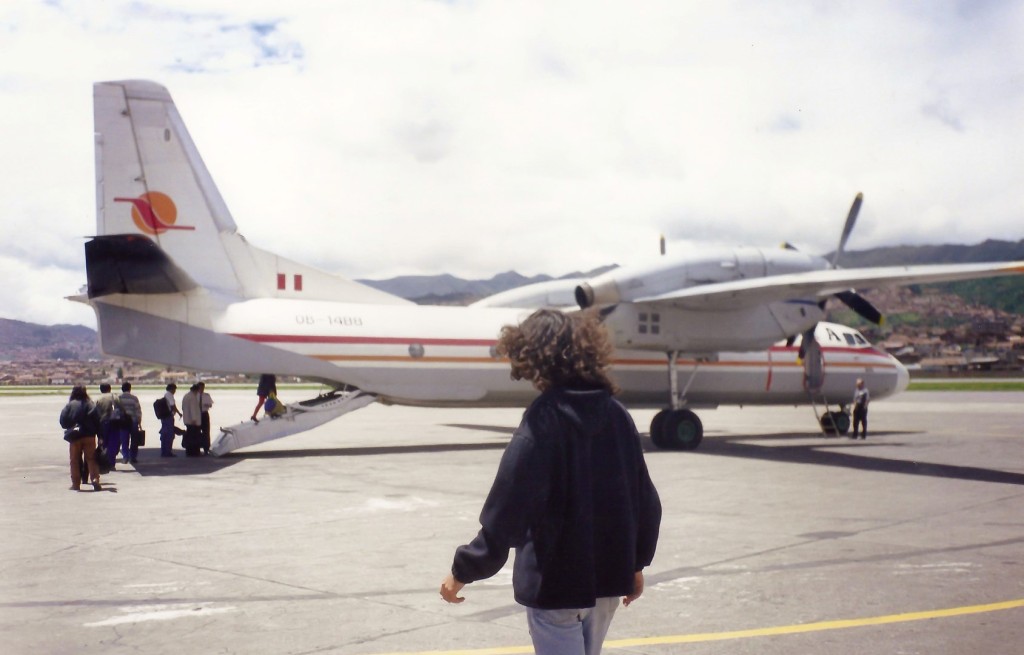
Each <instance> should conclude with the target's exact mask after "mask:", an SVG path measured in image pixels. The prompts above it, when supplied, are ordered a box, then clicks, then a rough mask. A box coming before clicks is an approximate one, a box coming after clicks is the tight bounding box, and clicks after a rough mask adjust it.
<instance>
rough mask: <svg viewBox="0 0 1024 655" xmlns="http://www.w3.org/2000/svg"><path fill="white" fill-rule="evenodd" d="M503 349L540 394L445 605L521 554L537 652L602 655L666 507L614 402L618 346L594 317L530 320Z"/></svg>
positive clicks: (449, 584)
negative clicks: (611, 367)
mask: <svg viewBox="0 0 1024 655" xmlns="http://www.w3.org/2000/svg"><path fill="white" fill-rule="evenodd" d="M498 352H499V354H501V355H502V356H507V357H508V358H509V360H510V362H511V366H512V378H513V379H515V380H527V381H529V382H531V383H532V384H533V385H534V387H536V388H537V389H538V390H539V391H540V392H541V393H540V395H539V396H538V397H537V398H536V399H535V400H534V401H533V402H532V403H531V404H530V406H529V407H528V408H527V410H526V412H525V413H524V414H523V419H522V422H521V423H520V425H519V427H518V428H517V429H516V431H515V433H514V434H513V436H512V440H511V441H510V442H509V444H508V447H507V448H506V449H505V452H504V454H503V456H502V459H501V463H500V464H499V466H498V472H497V475H496V476H495V479H494V483H493V485H492V487H491V491H490V493H489V494H488V496H487V500H486V501H485V502H484V506H483V510H482V511H481V513H480V525H481V528H480V531H479V533H478V534H477V535H476V537H475V538H474V539H473V540H472V541H471V542H470V543H468V544H466V545H464V546H460V547H459V548H458V549H456V551H455V558H454V562H453V563H452V569H451V573H450V574H449V575H448V576H447V577H446V578H445V579H444V581H443V582H442V583H441V597H442V598H444V600H446V601H447V602H449V603H461V602H463V601H464V600H465V598H463V597H462V596H459V592H460V591H461V590H462V589H463V587H464V586H465V585H467V584H469V583H471V582H475V581H477V580H482V579H485V578H488V577H490V576H492V575H494V574H495V573H497V572H498V571H499V570H501V568H502V567H503V566H504V565H505V562H506V561H507V559H508V553H509V550H510V549H512V548H514V549H515V551H516V557H515V564H514V567H513V575H512V587H513V592H514V595H515V599H516V601H517V602H518V603H520V604H521V605H524V606H525V607H526V618H527V624H528V626H529V629H530V636H531V638H532V640H533V645H534V650H535V652H536V653H537V655H553V654H557V655H567V654H577V653H578V654H579V655H598V653H600V652H601V646H602V644H603V642H604V638H605V635H606V634H607V632H608V627H609V625H610V624H611V620H612V617H613V615H614V613H615V610H616V608H617V607H618V603H619V599H620V598H621V599H622V603H623V605H629V604H630V603H632V602H633V601H634V600H636V599H637V598H638V597H639V596H640V594H641V593H643V588H644V576H643V569H644V567H646V566H648V565H649V564H650V563H651V561H652V559H653V558H654V551H655V547H656V545H657V542H658V530H659V526H660V523H661V502H660V500H659V498H658V493H657V491H656V490H655V488H654V484H653V483H652V482H651V478H650V476H649V475H648V472H647V466H646V464H645V462H644V457H643V451H642V449H641V447H640V439H639V435H638V434H637V430H636V426H635V425H634V424H633V420H632V419H631V418H630V416H629V413H628V412H627V411H626V409H625V408H624V407H623V406H622V405H621V404H620V403H619V402H618V401H617V400H616V399H615V398H614V397H613V396H614V393H615V392H616V387H615V385H614V383H613V382H612V381H611V378H610V377H609V376H608V368H609V362H610V359H611V354H612V347H611V343H610V341H609V338H608V335H607V331H606V330H605V328H604V326H603V325H601V324H600V322H599V321H598V320H597V317H596V316H595V315H594V314H592V313H576V314H563V313H561V312H557V311H551V310H539V311H537V312H534V313H533V314H532V315H531V316H530V317H529V318H527V319H526V320H525V321H523V323H522V324H521V325H519V326H505V327H504V328H503V329H502V331H501V335H500V338H499V341H498Z"/></svg>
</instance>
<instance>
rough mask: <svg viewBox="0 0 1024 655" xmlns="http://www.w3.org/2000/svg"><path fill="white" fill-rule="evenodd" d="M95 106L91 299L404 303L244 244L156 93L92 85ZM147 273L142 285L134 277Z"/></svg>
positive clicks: (123, 85) (166, 101)
mask: <svg viewBox="0 0 1024 655" xmlns="http://www.w3.org/2000/svg"><path fill="white" fill-rule="evenodd" d="M93 103H94V104H93V106H94V120H95V132H96V135H95V138H96V203H97V208H96V209H97V214H96V223H97V225H96V228H97V235H98V237H97V239H94V240H93V241H92V242H90V244H89V247H87V251H86V254H87V265H89V296H90V297H91V298H94V297H98V296H101V295H106V294H109V293H166V292H172V291H187V290H189V289H191V288H194V287H196V286H199V287H202V288H204V289H207V290H209V291H211V292H215V293H218V294H223V295H225V296H227V297H234V298H238V299H253V298H295V299H303V300H333V301H339V302H355V303H375V304H407V303H409V301H407V300H405V299H402V298H399V297H397V296H393V295H391V294H387V293H384V292H382V291H378V290H376V289H373V288H371V287H368V286H366V285H363V284H359V283H358V282H354V281H352V280H348V279H345V278H342V277H339V276H336V275H331V274H329V273H325V272H323V271H319V270H317V269H314V268H312V267H308V266H304V265H301V264H297V263H295V262H292V261H289V260H287V259H285V258H283V257H279V256H277V255H275V254H273V253H270V252H267V251H264V250H261V249H259V248H256V247H254V246H252V245H250V244H249V243H247V242H246V240H245V238H244V237H242V235H241V234H239V233H238V228H237V225H236V224H235V220H234V218H233V217H232V216H231V212H230V211H229V210H228V207H227V205H226V203H225V202H224V199H223V198H222V197H221V195H220V191H218V189H217V185H216V184H215V183H214V182H213V178H212V176H211V175H210V172H209V171H208V170H207V168H206V165H205V164H204V163H203V160H202V157H200V155H199V151H198V149H197V148H196V146H195V143H193V141H192V138H191V136H189V133H188V130H187V129H186V128H185V123H184V121H183V120H182V118H181V115H180V114H179V113H178V110H177V108H176V107H175V104H174V101H173V100H172V99H171V95H170V93H168V91H167V89H165V88H164V87H163V86H161V85H159V84H156V83H154V82H147V81H141V80H127V81H118V82H100V83H97V84H95V85H94V86H93ZM147 242H148V244H147ZM90 250H91V251H92V252H91V253H90ZM146 273H148V274H149V278H148V282H146V281H145V280H141V281H140V280H139V279H136V278H135V277H134V276H138V275H145V274H146Z"/></svg>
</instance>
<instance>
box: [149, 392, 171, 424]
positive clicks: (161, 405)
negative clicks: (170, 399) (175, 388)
mask: <svg viewBox="0 0 1024 655" xmlns="http://www.w3.org/2000/svg"><path fill="white" fill-rule="evenodd" d="M153 411H154V412H155V413H156V417H157V418H158V419H160V420H161V421H162V420H164V419H165V418H171V408H170V407H168V406H167V399H166V398H164V397H163V396H161V397H159V398H157V399H156V400H154V401H153Z"/></svg>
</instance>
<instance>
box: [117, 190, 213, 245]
mask: <svg viewBox="0 0 1024 655" xmlns="http://www.w3.org/2000/svg"><path fill="white" fill-rule="evenodd" d="M114 202H128V203H131V205H132V220H133V221H135V225H136V226H137V227H138V228H139V229H140V230H142V231H143V232H145V233H146V234H152V235H154V236H156V235H158V234H163V233H164V232H166V231H167V230H194V229H196V228H195V227H194V226H191V225H175V224H174V222H175V221H177V220H178V208H177V207H176V206H175V205H174V201H173V200H171V197H170V196H168V195H167V194H166V193H160V192H159V191H150V192H149V193H144V194H142V195H141V196H139V197H138V198H114Z"/></svg>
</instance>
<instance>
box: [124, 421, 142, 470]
mask: <svg viewBox="0 0 1024 655" xmlns="http://www.w3.org/2000/svg"><path fill="white" fill-rule="evenodd" d="M121 456H122V457H124V459H125V461H126V462H134V461H135V460H136V459H137V458H138V456H139V426H138V425H133V426H132V427H130V428H121Z"/></svg>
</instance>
